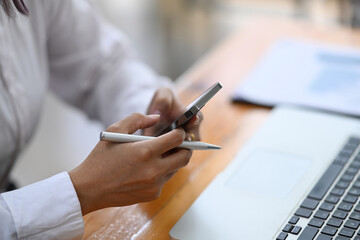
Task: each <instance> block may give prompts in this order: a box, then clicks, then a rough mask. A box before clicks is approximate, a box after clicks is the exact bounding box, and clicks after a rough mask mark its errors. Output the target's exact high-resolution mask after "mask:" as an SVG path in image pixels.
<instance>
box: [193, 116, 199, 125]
mask: <svg viewBox="0 0 360 240" xmlns="http://www.w3.org/2000/svg"><path fill="white" fill-rule="evenodd" d="M199 122H200V117H199V115H196V119H195V122H194V124H199Z"/></svg>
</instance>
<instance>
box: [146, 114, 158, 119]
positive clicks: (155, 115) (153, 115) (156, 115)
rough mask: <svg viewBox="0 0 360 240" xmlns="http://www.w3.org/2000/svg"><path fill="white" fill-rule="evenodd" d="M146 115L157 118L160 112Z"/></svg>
mask: <svg viewBox="0 0 360 240" xmlns="http://www.w3.org/2000/svg"><path fill="white" fill-rule="evenodd" d="M147 116H148V117H150V118H159V117H160V114H149V115H147Z"/></svg>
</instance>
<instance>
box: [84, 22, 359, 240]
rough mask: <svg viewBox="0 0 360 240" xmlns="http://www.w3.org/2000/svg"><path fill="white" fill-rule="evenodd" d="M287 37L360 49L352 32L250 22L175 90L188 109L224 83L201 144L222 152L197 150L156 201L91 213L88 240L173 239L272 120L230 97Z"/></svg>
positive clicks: (212, 105)
mask: <svg viewBox="0 0 360 240" xmlns="http://www.w3.org/2000/svg"><path fill="white" fill-rule="evenodd" d="M283 37H291V38H297V39H309V40H311V41H316V42H320V43H331V44H336V45H347V46H359V44H360V34H359V32H357V31H354V30H351V29H343V28H339V27H333V28H329V27H326V28H325V27H321V26H316V25H311V24H309V23H306V22H296V21H291V20H288V19H286V20H285V19H250V20H249V21H248V22H247V23H246V24H244V27H243V28H242V29H240V30H239V32H238V33H235V34H234V35H233V36H230V37H229V38H228V39H226V40H225V41H223V42H221V43H220V44H219V45H218V46H216V47H215V48H214V49H213V50H212V51H210V52H209V53H208V54H206V55H205V56H204V57H203V58H201V59H200V60H199V61H198V62H197V63H196V64H195V65H194V66H193V67H192V68H191V69H189V70H188V71H187V72H186V73H184V74H183V76H182V77H181V78H180V79H179V80H178V85H177V90H178V92H179V95H180V98H181V99H182V100H183V102H184V103H185V104H187V103H189V102H191V101H192V100H193V99H195V98H196V97H197V96H198V95H199V94H200V93H201V92H202V91H204V90H205V89H206V88H208V87H209V86H210V85H211V84H213V83H214V82H217V81H219V82H221V83H222V84H223V86H224V87H223V89H222V90H221V91H220V92H219V93H218V94H217V95H216V96H215V97H214V98H213V99H212V100H211V101H210V102H209V103H208V104H207V105H206V106H205V107H204V109H203V111H202V112H203V114H204V122H203V124H202V126H201V132H202V140H203V141H205V142H209V143H213V144H216V145H220V146H222V147H223V149H222V150H219V151H195V152H194V154H193V157H192V159H191V161H190V163H189V165H188V166H187V167H185V168H183V169H181V170H180V171H179V172H178V173H177V174H175V176H174V177H173V178H172V179H171V180H170V181H169V182H168V183H167V184H166V185H165V187H164V189H163V191H162V194H161V197H160V198H159V199H157V200H155V201H152V202H149V203H141V204H136V205H132V206H128V207H119V208H109V209H104V210H100V211H97V212H93V213H91V214H88V215H87V216H85V217H84V221H85V235H84V238H85V239H146V240H150V239H156V240H158V239H169V231H170V229H171V228H172V226H173V225H174V224H175V223H176V222H177V221H178V220H179V219H180V217H181V216H182V215H183V214H184V213H185V211H186V210H187V209H188V208H189V207H190V206H191V204H192V203H193V202H194V201H195V200H196V198H197V197H198V196H199V195H200V194H201V192H202V191H203V190H204V189H205V188H206V186H207V185H208V184H209V183H210V182H211V180H212V179H214V177H215V176H216V175H217V174H218V173H219V172H221V171H222V170H223V169H224V168H225V167H226V166H227V165H228V164H229V162H230V161H232V159H233V158H234V156H235V154H236V153H237V152H238V150H239V149H240V148H241V146H242V145H243V144H244V143H245V142H246V141H247V140H248V139H249V138H250V137H251V136H252V134H253V133H254V132H255V131H256V129H257V128H258V127H259V126H260V125H261V123H262V122H263V121H264V120H265V119H266V117H267V116H268V114H269V112H270V109H268V108H263V107H258V106H254V105H249V104H239V103H236V104H235V103H232V102H231V94H232V93H233V91H234V88H235V87H236V86H237V85H238V84H240V83H241V81H243V80H244V79H245V78H246V76H247V74H249V73H250V72H251V70H252V69H253V68H254V67H255V66H256V63H257V62H258V61H259V59H260V58H261V56H262V55H263V54H264V53H265V52H266V50H267V49H268V47H269V46H271V44H273V43H274V42H275V41H276V40H277V39H279V38H283Z"/></svg>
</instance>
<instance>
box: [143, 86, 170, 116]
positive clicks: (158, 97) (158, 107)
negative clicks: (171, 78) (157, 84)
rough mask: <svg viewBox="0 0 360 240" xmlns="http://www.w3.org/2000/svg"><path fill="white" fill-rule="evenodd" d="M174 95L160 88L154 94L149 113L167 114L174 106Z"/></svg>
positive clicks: (166, 89)
mask: <svg viewBox="0 0 360 240" xmlns="http://www.w3.org/2000/svg"><path fill="white" fill-rule="evenodd" d="M173 99H174V94H173V93H172V91H171V90H170V89H168V88H160V89H158V90H157V91H156V93H155V94H154V97H153V99H152V100H151V103H150V108H149V111H148V113H150V114H159V115H161V114H166V113H167V112H169V110H170V109H171V107H172V105H173Z"/></svg>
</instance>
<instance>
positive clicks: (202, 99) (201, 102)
mask: <svg viewBox="0 0 360 240" xmlns="http://www.w3.org/2000/svg"><path fill="white" fill-rule="evenodd" d="M221 88H222V85H221V83H219V82H217V83H215V84H214V85H212V86H211V87H210V88H209V89H208V90H206V91H205V92H204V93H202V94H201V95H200V96H199V97H198V98H197V99H195V100H194V101H193V102H192V103H190V104H189V105H188V106H187V107H186V111H185V112H184V113H183V114H182V115H180V116H179V117H178V118H177V119H176V120H175V121H174V122H172V123H171V124H170V125H169V126H167V127H165V128H163V129H162V130H161V131H159V132H158V133H157V134H156V135H155V136H160V135H162V134H164V133H167V132H169V131H171V130H173V129H175V128H178V127H181V126H184V125H185V124H186V123H187V122H188V121H189V120H190V119H191V118H192V117H193V116H195V115H196V114H197V113H198V112H199V111H200V109H202V108H203V107H204V106H205V104H206V103H207V102H208V101H209V100H210V99H211V98H212V97H213V96H214V95H215V94H216V93H217V92H218V91H219V90H220V89H221Z"/></svg>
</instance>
